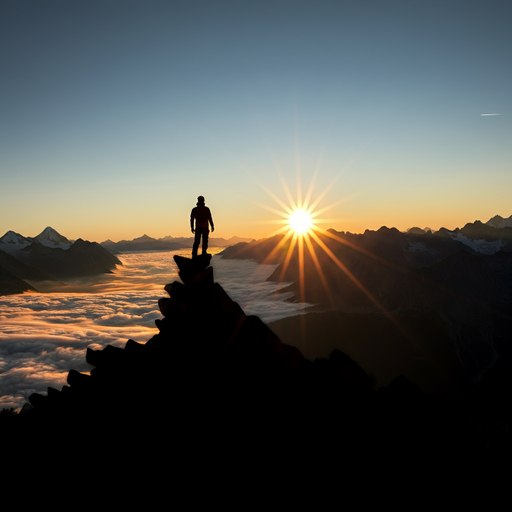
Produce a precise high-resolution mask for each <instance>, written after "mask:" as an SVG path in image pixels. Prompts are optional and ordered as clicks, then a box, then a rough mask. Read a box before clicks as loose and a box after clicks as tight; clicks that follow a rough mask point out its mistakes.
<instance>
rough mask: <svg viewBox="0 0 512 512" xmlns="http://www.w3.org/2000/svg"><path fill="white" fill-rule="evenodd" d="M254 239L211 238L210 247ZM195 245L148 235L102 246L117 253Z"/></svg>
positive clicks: (189, 239)
mask: <svg viewBox="0 0 512 512" xmlns="http://www.w3.org/2000/svg"><path fill="white" fill-rule="evenodd" d="M252 240H253V239H252V238H241V237H239V236H233V237H231V238H229V239H228V240H226V239H225V238H215V237H210V238H209V244H208V245H209V246H210V247H228V246H230V245H234V244H237V243H241V242H252ZM193 244H194V237H177V238H174V237H172V236H165V237H163V238H158V239H157V238H151V237H150V236H148V235H142V236H141V237H139V238H134V239H133V240H121V241H120V242H112V240H105V241H104V242H101V244H100V245H102V246H103V247H105V249H108V250H109V251H112V252H114V253H116V252H146V251H147V252H150V251H176V250H178V249H190V248H191V247H192V245H193Z"/></svg>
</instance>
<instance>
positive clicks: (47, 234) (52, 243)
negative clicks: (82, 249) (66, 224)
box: [34, 226, 71, 249]
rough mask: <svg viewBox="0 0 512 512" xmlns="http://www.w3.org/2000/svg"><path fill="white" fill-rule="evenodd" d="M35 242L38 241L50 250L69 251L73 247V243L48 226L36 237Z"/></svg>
mask: <svg viewBox="0 0 512 512" xmlns="http://www.w3.org/2000/svg"><path fill="white" fill-rule="evenodd" d="M34 240H38V241H39V242H40V243H41V244H43V245H45V246H46V247H50V248H55V247H59V248H60V249H69V247H70V246H71V242H70V241H69V240H68V239H67V238H66V237H65V236H62V235H61V234H60V233H59V232H57V231H56V230H55V229H53V228H52V227H50V226H47V227H46V228H45V229H44V230H43V231H42V232H41V233H39V235H37V236H35V237H34Z"/></svg>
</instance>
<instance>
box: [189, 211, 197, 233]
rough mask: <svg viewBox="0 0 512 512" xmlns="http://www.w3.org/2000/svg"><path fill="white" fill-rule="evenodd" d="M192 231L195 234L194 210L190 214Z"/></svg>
mask: <svg viewBox="0 0 512 512" xmlns="http://www.w3.org/2000/svg"><path fill="white" fill-rule="evenodd" d="M190 229H191V230H192V233H195V232H196V231H195V229H194V210H192V211H191V212H190Z"/></svg>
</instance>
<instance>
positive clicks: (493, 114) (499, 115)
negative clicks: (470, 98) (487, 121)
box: [480, 114, 501, 116]
mask: <svg viewBox="0 0 512 512" xmlns="http://www.w3.org/2000/svg"><path fill="white" fill-rule="evenodd" d="M480 115H481V116H501V114H480Z"/></svg>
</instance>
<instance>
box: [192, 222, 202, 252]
mask: <svg viewBox="0 0 512 512" xmlns="http://www.w3.org/2000/svg"><path fill="white" fill-rule="evenodd" d="M200 239H201V232H200V231H198V230H197V229H196V233H195V236H194V245H193V247H192V258H195V257H196V256H197V249H199V240H200Z"/></svg>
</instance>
